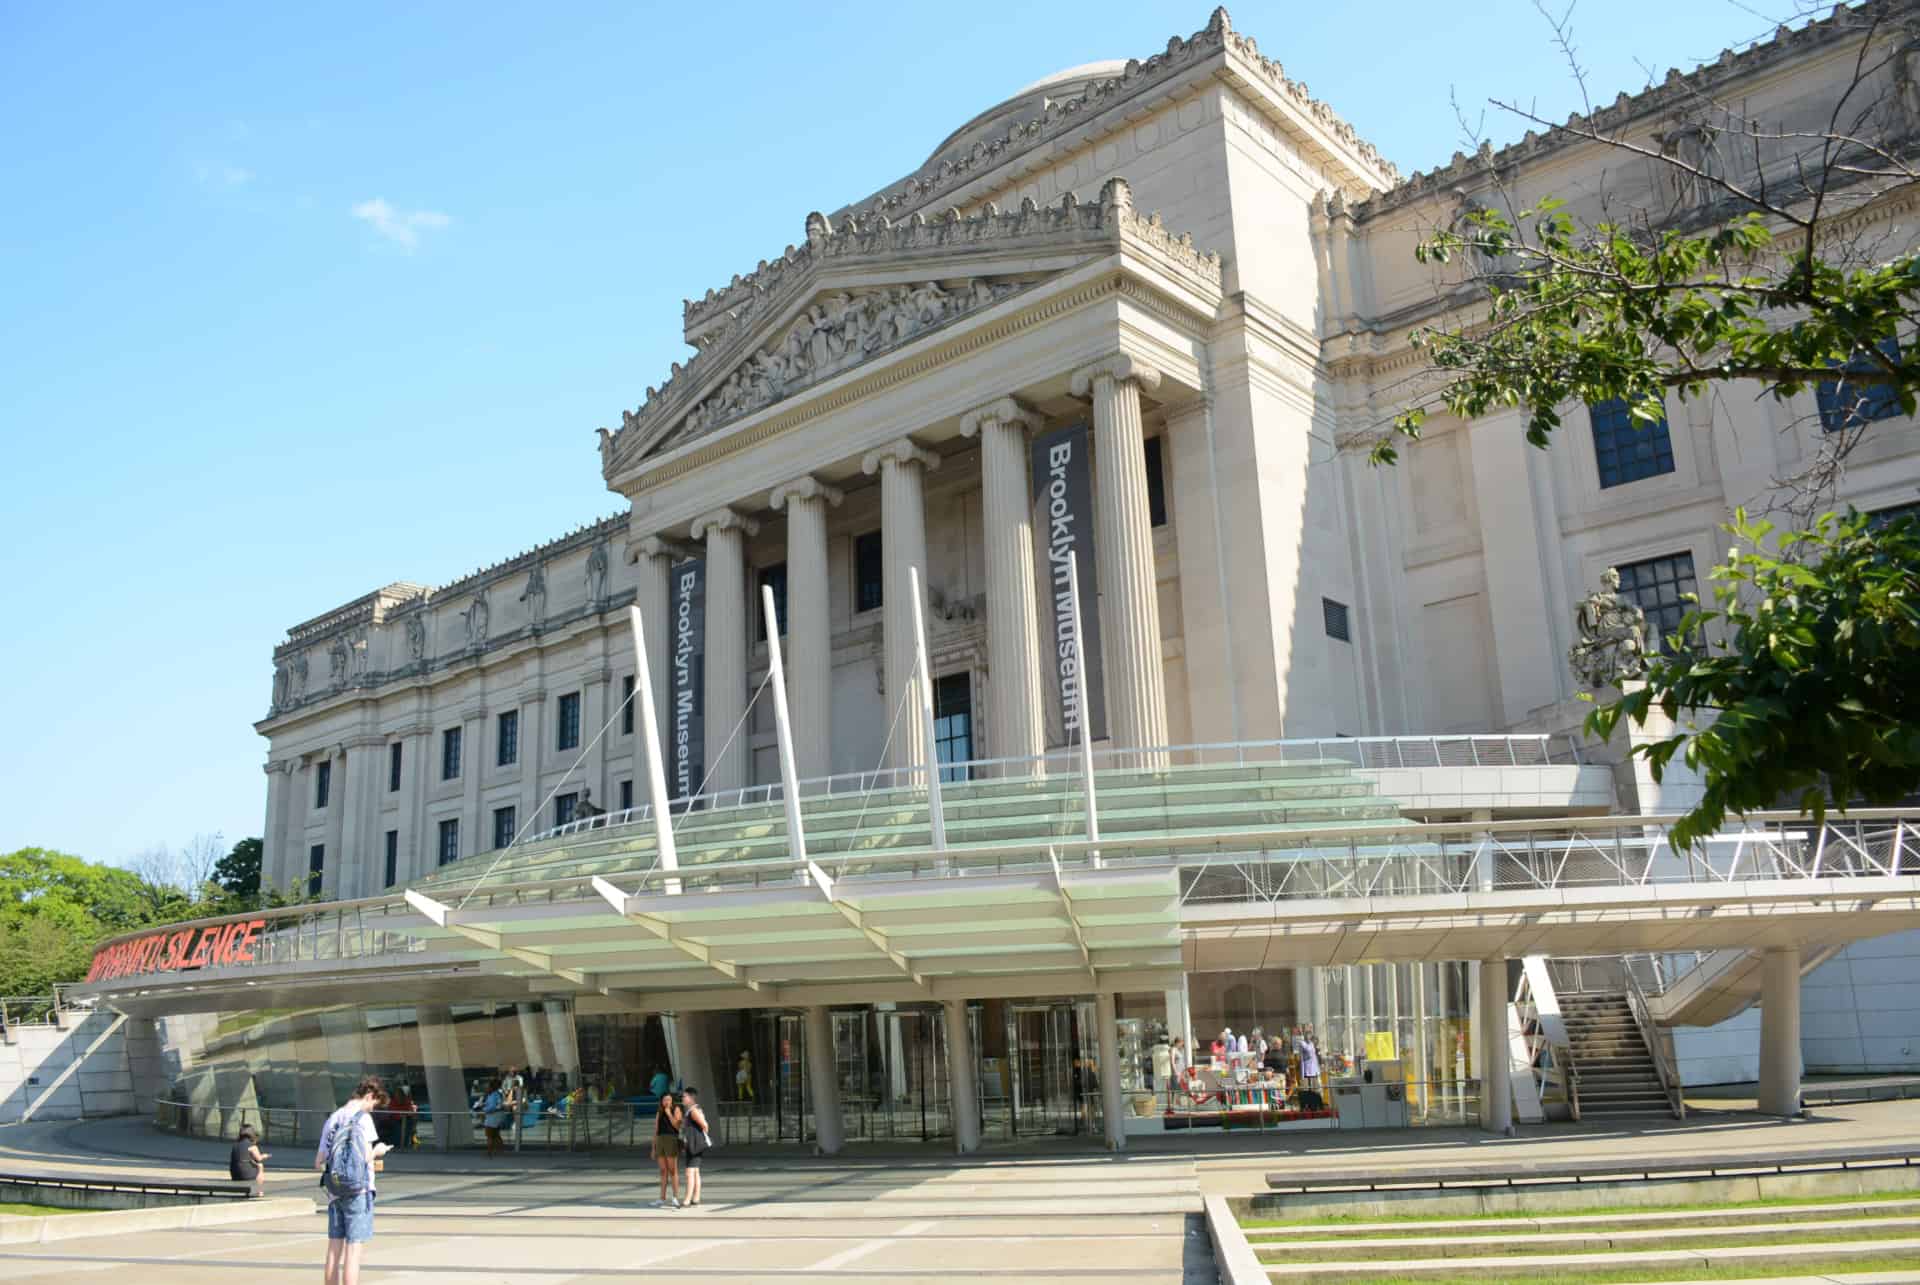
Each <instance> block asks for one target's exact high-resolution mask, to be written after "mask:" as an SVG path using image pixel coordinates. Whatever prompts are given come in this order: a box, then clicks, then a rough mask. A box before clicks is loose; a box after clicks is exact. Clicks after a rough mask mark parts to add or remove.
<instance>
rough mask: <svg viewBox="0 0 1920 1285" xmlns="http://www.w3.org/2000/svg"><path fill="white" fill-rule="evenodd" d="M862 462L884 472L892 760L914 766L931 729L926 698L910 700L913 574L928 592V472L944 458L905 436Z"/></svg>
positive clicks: (882, 527)
mask: <svg viewBox="0 0 1920 1285" xmlns="http://www.w3.org/2000/svg"><path fill="white" fill-rule="evenodd" d="M860 467H861V469H862V470H864V471H865V472H866V473H867V474H868V475H872V474H874V473H878V474H879V475H880V550H881V557H882V559H883V560H884V563H885V575H884V577H883V580H882V588H881V593H882V595H883V596H884V598H885V600H886V617H885V623H884V624H883V625H882V628H883V629H884V631H885V634H886V638H885V644H886V685H887V721H888V723H889V724H890V725H892V727H893V729H894V731H893V743H892V745H891V747H890V749H889V751H888V756H887V765H888V766H889V767H896V768H901V767H912V766H913V765H914V764H916V763H919V762H920V761H921V759H922V758H923V757H925V754H926V744H927V728H926V722H925V719H924V718H923V717H922V714H921V709H920V702H919V701H918V700H909V699H907V693H908V688H909V686H910V684H911V682H912V679H913V674H914V669H915V662H914V638H913V601H912V600H913V590H912V588H911V587H910V585H911V581H910V578H909V576H908V574H907V573H908V569H909V568H911V567H918V568H919V569H920V592H921V593H922V594H925V593H926V591H927V499H926V474H927V473H928V471H930V470H932V469H936V468H939V467H940V457H939V456H937V455H935V454H934V453H933V452H932V451H929V450H926V449H924V448H923V447H921V446H919V445H918V444H916V443H915V442H914V441H913V439H912V438H909V437H903V438H901V439H900V440H899V441H897V442H894V443H892V444H891V445H888V446H883V447H881V448H880V449H879V450H877V451H868V452H867V456H866V458H865V459H864V460H862V461H861V462H860ZM923 608H924V604H923ZM903 702H904V707H903ZM896 711H898V721H897V722H896V721H895V712H896Z"/></svg>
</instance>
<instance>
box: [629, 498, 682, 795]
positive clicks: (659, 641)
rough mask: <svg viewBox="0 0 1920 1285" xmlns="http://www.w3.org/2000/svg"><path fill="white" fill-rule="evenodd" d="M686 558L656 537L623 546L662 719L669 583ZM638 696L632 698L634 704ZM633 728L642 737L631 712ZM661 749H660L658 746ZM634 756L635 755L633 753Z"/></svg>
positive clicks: (669, 644) (667, 675) (668, 663)
mask: <svg viewBox="0 0 1920 1285" xmlns="http://www.w3.org/2000/svg"><path fill="white" fill-rule="evenodd" d="M685 556H686V550H684V549H682V548H680V547H679V546H678V545H675V544H669V543H668V542H667V541H665V540H662V539H661V538H660V537H659V536H657V535H650V536H647V537H645V538H644V539H640V540H635V541H633V542H632V543H630V544H629V545H628V546H627V560H628V561H629V562H631V563H632V564H633V566H634V570H635V572H636V575H635V580H636V584H635V586H634V591H633V601H634V603H635V604H636V605H637V606H638V607H639V608H640V625H641V628H643V629H644V630H646V634H647V639H646V642H647V672H648V673H650V674H652V675H653V707H654V709H655V710H658V711H660V712H661V713H662V716H664V714H665V711H666V710H667V709H668V708H669V706H668V704H667V685H668V683H670V682H671V681H672V680H673V669H672V657H673V641H672V640H673V625H672V623H671V619H670V617H669V614H668V606H667V604H668V601H669V592H670V590H669V581H668V577H669V576H670V574H671V572H672V570H673V564H674V561H675V560H676V559H679V558H683V557H685ZM639 699H640V698H639V697H638V696H636V697H634V700H635V701H636V702H638V701H639ZM633 727H634V732H635V734H636V735H641V734H643V731H642V728H641V726H640V712H639V710H637V709H636V710H635V711H634V715H633ZM661 748H662V749H663V750H664V748H665V747H664V746H663V747H661ZM636 753H637V752H636ZM640 761H641V760H640V759H639V758H638V757H636V758H635V759H634V764H635V775H636V776H637V775H638V774H639V764H640Z"/></svg>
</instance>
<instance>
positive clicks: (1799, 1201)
mask: <svg viewBox="0 0 1920 1285" xmlns="http://www.w3.org/2000/svg"><path fill="white" fill-rule="evenodd" d="M1870 1200H1920V1189H1916V1188H1907V1189H1905V1190H1900V1191H1872V1192H1865V1193H1862V1194H1859V1195H1843V1196H1793V1197H1787V1196H1782V1197H1779V1198H1777V1199H1772V1200H1736V1201H1707V1202H1704V1203H1701V1204H1680V1205H1594V1206H1591V1207H1589V1208H1582V1209H1555V1210H1552V1211H1547V1212H1541V1213H1528V1212H1527V1211H1526V1210H1524V1209H1517V1210H1513V1211H1511V1212H1508V1213H1498V1214H1394V1213H1388V1212H1382V1213H1377V1214H1332V1215H1329V1216H1325V1217H1321V1218H1254V1219H1242V1220H1241V1222H1240V1226H1241V1227H1242V1228H1243V1229H1245V1230H1247V1231H1258V1230H1260V1229H1261V1228H1266V1227H1285V1228H1290V1229H1293V1230H1299V1229H1302V1228H1312V1227H1330V1228H1338V1227H1341V1226H1344V1225H1346V1224H1348V1223H1390V1222H1392V1223H1446V1222H1474V1221H1478V1220H1482V1219H1489V1220H1490V1219H1495V1218H1506V1219H1514V1218H1533V1219H1539V1220H1542V1221H1549V1222H1550V1221H1552V1220H1554V1219H1556V1218H1576V1217H1581V1216H1583V1215H1604V1214H1669V1213H1671V1214H1686V1213H1699V1212H1701V1211H1703V1210H1709V1209H1728V1210H1732V1209H1777V1208H1780V1207H1781V1206H1784V1205H1844V1204H1849V1203H1855V1202H1860V1201H1870ZM1569 1230H1573V1229H1569ZM1406 1234H1407V1235H1409V1236H1418V1235H1424V1234H1425V1233H1423V1232H1421V1231H1419V1230H1418V1229H1410V1230H1409V1231H1408V1232H1407V1233H1406Z"/></svg>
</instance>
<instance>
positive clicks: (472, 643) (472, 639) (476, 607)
mask: <svg viewBox="0 0 1920 1285" xmlns="http://www.w3.org/2000/svg"><path fill="white" fill-rule="evenodd" d="M460 618H461V619H462V620H464V621H466V622H467V646H469V647H473V648H480V647H484V646H486V645H487V595H486V594H484V593H476V594H475V595H473V602H472V604H471V605H469V606H468V607H467V609H466V610H465V611H463V612H461V613H460Z"/></svg>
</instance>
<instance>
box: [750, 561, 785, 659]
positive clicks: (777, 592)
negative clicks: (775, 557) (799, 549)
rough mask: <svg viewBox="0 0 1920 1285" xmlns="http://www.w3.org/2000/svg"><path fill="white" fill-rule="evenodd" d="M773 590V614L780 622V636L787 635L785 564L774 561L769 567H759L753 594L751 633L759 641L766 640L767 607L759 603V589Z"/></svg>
mask: <svg viewBox="0 0 1920 1285" xmlns="http://www.w3.org/2000/svg"><path fill="white" fill-rule="evenodd" d="M761 588H771V589H772V590H773V615H774V618H775V619H776V620H778V621H779V622H780V636H781V637H782V638H785V637H786V636H787V564H786V563H784V562H776V563H774V564H773V565H772V566H770V567H762V568H760V583H759V586H758V587H756V588H755V590H754V594H753V619H754V626H753V635H754V637H756V638H758V639H759V640H760V641H761V642H765V641H766V640H767V609H766V607H765V606H763V605H762V604H761V601H760V598H761V595H760V589H761Z"/></svg>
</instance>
